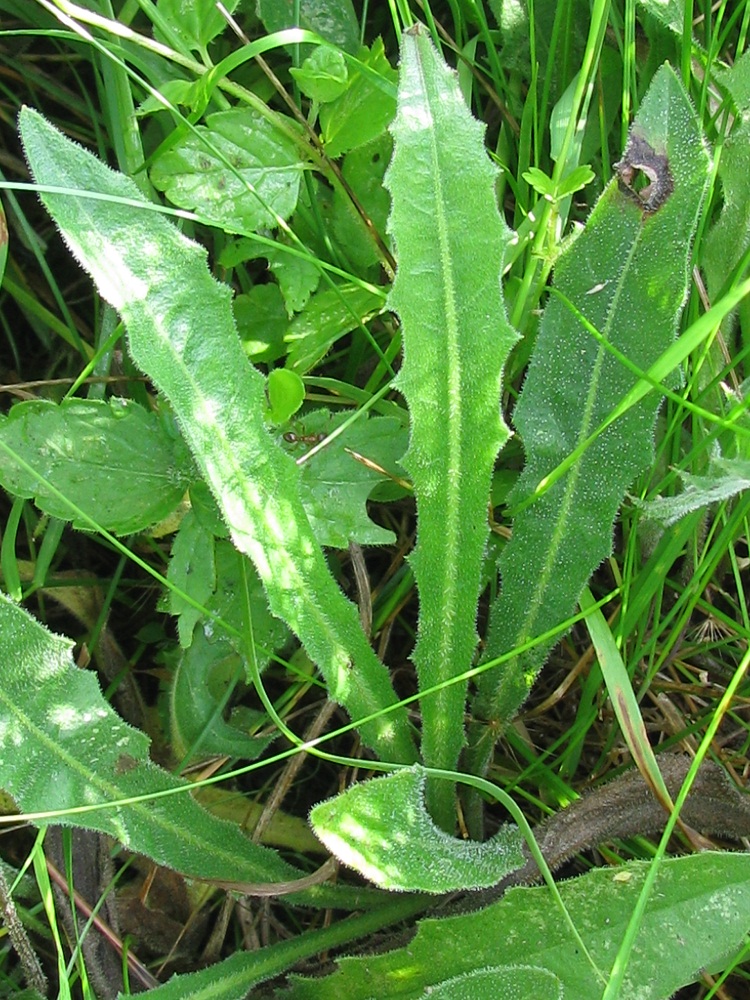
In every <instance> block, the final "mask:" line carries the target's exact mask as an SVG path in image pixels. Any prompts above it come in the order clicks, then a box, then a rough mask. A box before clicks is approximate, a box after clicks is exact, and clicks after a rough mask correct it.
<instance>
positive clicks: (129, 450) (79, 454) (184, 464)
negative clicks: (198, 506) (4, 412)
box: [0, 399, 194, 534]
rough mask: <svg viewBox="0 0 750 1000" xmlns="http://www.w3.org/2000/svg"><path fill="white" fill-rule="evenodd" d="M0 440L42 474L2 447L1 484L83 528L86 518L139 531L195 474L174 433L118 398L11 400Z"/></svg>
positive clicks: (167, 509) (167, 510)
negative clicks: (41, 478)
mask: <svg viewBox="0 0 750 1000" xmlns="http://www.w3.org/2000/svg"><path fill="white" fill-rule="evenodd" d="M0 442H2V444H3V445H4V446H5V447H7V448H8V449H10V451H12V452H13V454H14V455H17V456H18V457H19V458H21V459H23V460H24V461H25V462H27V463H28V464H29V465H31V466H32V468H34V469H35V470H37V471H38V472H39V474H40V475H41V476H43V477H44V479H45V480H46V482H43V481H42V480H40V479H39V478H38V477H37V476H35V475H32V474H31V473H29V472H28V471H27V470H26V469H24V468H22V467H21V466H20V465H19V464H18V463H17V462H14V461H13V459H12V458H11V457H10V455H7V454H6V455H4V456H3V459H2V462H0V483H2V485H3V487H4V488H5V489H6V490H7V491H8V492H9V493H12V494H14V495H15V496H21V497H33V498H34V501H35V502H36V504H37V506H38V507H39V508H41V510H43V511H44V512H45V513H46V514H50V515H52V517H59V518H61V519H63V520H66V521H71V522H72V523H73V525H74V526H75V527H77V528H85V529H88V530H91V528H92V523H91V521H92V520H93V521H94V522H95V523H96V524H98V525H99V527H100V528H104V529H105V530H107V531H113V532H115V533H117V534H130V533H132V532H136V531H143V530H145V529H146V528H148V527H150V526H151V525H153V524H155V523H156V522H158V521H161V520H163V519H164V518H165V517H167V516H168V515H169V514H171V513H172V511H173V510H174V509H175V507H177V505H178V504H179V502H180V500H181V499H182V497H183V495H184V493H185V490H186V489H187V487H188V484H189V482H190V479H191V477H192V475H193V473H194V470H193V468H192V463H191V461H190V457H189V455H188V454H187V450H186V449H185V446H184V445H183V444H182V442H181V441H180V440H179V438H177V437H176V435H175V436H172V437H170V436H169V435H168V434H167V432H166V430H165V426H164V424H161V423H160V422H159V419H158V418H157V416H156V415H155V414H153V413H149V412H147V411H146V410H144V409H143V407H141V406H139V405H138V404H137V403H133V402H132V401H130V400H125V399H113V400H112V402H111V403H105V402H101V401H99V400H84V399H68V400H65V401H63V402H62V403H60V405H59V406H58V405H56V404H55V403H51V402H48V401H46V400H31V401H28V402H23V403H18V404H16V406H14V407H13V409H12V410H11V411H10V414H9V415H8V416H7V417H2V418H0ZM49 484H52V486H53V487H55V488H56V490H57V491H59V492H61V493H63V494H64V496H65V498H66V499H67V500H69V501H70V502H71V503H73V504H75V506H76V507H78V509H79V510H80V511H83V513H84V514H85V515H88V518H89V519H91V520H89V519H87V518H85V517H81V516H80V515H79V514H77V513H76V512H75V511H73V510H72V509H71V506H70V503H66V502H65V500H64V499H62V498H61V497H60V496H58V494H57V492H54V491H53V490H51V489H50V488H49Z"/></svg>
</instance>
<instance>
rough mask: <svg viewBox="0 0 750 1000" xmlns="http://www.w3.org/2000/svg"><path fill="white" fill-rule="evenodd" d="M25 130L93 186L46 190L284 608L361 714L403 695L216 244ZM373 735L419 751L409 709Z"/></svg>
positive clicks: (29, 124)
mask: <svg viewBox="0 0 750 1000" xmlns="http://www.w3.org/2000/svg"><path fill="white" fill-rule="evenodd" d="M20 128H21V134H22V138H23V142H24V147H25V150H26V155H27V157H28V159H29V164H30V166H31V169H32V172H33V174H34V177H35V179H36V181H37V182H38V183H39V184H41V185H52V186H58V187H64V188H69V189H71V190H74V191H76V190H78V191H80V192H81V194H70V193H66V194H62V195H61V194H53V193H49V192H47V193H43V194H42V199H43V201H44V203H45V205H46V206H47V209H48V210H49V212H50V214H51V215H52V217H53V218H54V220H55V222H56V223H57V225H58V226H59V228H60V230H61V232H62V233H63V235H64V237H65V239H66V241H67V243H68V245H69V246H70V248H71V250H72V252H73V254H74V255H75V257H76V258H77V259H78V261H79V262H80V263H81V264H82V265H83V266H84V267H85V268H86V270H87V271H88V272H89V273H90V274H91V275H92V276H93V278H94V280H95V281H96V284H97V286H98V288H99V292H100V293H101V295H102V296H103V297H104V298H105V299H107V301H109V302H110V303H111V304H112V305H113V306H114V307H115V308H116V309H117V310H118V311H119V312H120V313H121V314H122V316H123V319H124V320H125V325H126V327H127V331H128V342H129V345H130V351H131V354H132V356H133V359H134V360H135V362H136V364H138V365H139V366H140V367H141V368H142V369H143V370H144V371H146V372H148V374H149V376H150V377H151V379H152V381H153V382H154V383H155V384H156V385H157V386H158V387H159V389H160V390H161V391H162V392H164V393H165V394H166V395H167V396H168V397H169V399H170V401H171V403H172V406H173V409H174V412H175V414H176V416H177V419H178V421H179V423H180V426H181V428H182V432H183V435H184V437H185V440H186V441H187V443H188V445H189V447H190V449H191V451H192V453H193V456H194V458H195V461H196V463H197V465H198V467H199V468H200V470H201V472H202V474H203V476H204V478H205V480H206V482H207V483H208V484H209V486H210V488H211V490H212V492H213V494H214V496H215V497H216V499H217V502H218V505H219V507H220V509H221V511H222V514H223V517H224V519H225V521H226V523H227V525H228V526H229V529H230V531H231V535H232V540H233V541H234V543H235V545H236V546H237V548H238V549H239V550H240V551H241V552H244V553H245V554H247V555H249V556H250V557H251V558H252V560H253V562H254V563H255V565H256V568H257V570H258V575H259V576H260V578H261V580H262V581H263V585H264V587H265V589H266V593H267V595H268V599H269V604H270V606H271V610H272V611H273V613H274V614H276V615H277V616H278V617H280V618H282V619H283V620H284V621H286V622H287V624H288V625H289V627H290V628H291V629H292V630H293V631H294V632H296V633H297V635H298V636H299V637H300V639H301V640H302V642H303V643H304V644H305V646H306V648H307V651H308V653H309V654H310V656H311V657H312V658H313V659H314V660H315V661H316V663H317V664H318V666H319V667H320V669H321V671H322V673H323V676H324V677H325V680H326V683H327V685H328V690H329V693H330V696H331V698H333V699H335V700H336V701H338V702H340V703H341V704H342V705H345V706H346V708H347V710H348V711H349V713H350V714H351V715H352V717H353V718H354V719H355V720H357V719H360V718H363V717H364V716H367V715H370V714H373V713H376V712H379V711H381V710H382V709H384V708H386V707H389V706H392V705H394V704H395V702H396V698H395V694H394V691H393V688H392V686H391V682H390V678H389V676H388V673H387V671H386V669H385V667H384V666H383V665H382V663H380V661H379V660H378V659H377V657H376V656H375V654H374V653H373V651H372V649H371V647H370V644H369V642H368V641H367V638H366V637H365V635H364V633H363V632H362V629H361V626H360V624H359V619H358V614H357V610H356V608H355V607H354V605H353V604H351V603H350V602H349V601H348V600H346V598H345V597H344V596H343V594H342V593H341V591H340V590H339V588H338V586H337V585H336V583H335V581H334V579H333V577H332V576H331V574H330V571H329V569H328V566H327V564H326V560H325V557H324V555H323V552H322V550H321V549H320V546H319V545H318V544H317V542H316V540H315V538H314V535H313V533H312V531H311V529H310V525H309V523H308V520H307V517H306V515H305V512H304V508H303V506H302V503H301V501H300V499H299V476H298V470H297V468H296V466H295V464H294V461H293V460H292V459H291V458H290V457H289V456H288V455H285V454H284V453H283V452H282V450H281V449H280V448H279V446H278V445H277V444H276V442H275V441H274V440H272V438H271V436H270V435H269V433H268V431H267V429H266V426H265V421H264V414H265V412H266V409H267V406H268V403H267V399H266V393H265V385H266V382H265V379H264V378H263V376H262V375H261V373H260V372H259V371H258V370H257V369H255V368H253V367H252V365H250V364H249V363H248V361H247V359H246V358H245V356H244V354H243V353H242V348H241V346H240V341H239V338H238V336H237V331H236V329H235V326H234V321H233V318H232V312H231V292H230V290H229V288H228V287H227V286H225V285H221V284H219V283H218V282H216V281H215V280H214V279H213V278H212V277H211V275H210V273H209V271H208V268H207V266H206V253H205V251H204V250H203V249H201V248H200V247H198V246H197V245H196V244H194V243H192V242H191V241H190V240H188V239H186V238H185V237H184V236H182V234H180V233H179V232H178V230H177V229H176V228H175V227H174V226H173V225H171V224H170V223H169V222H167V221H166V220H165V219H163V218H161V217H160V216H159V215H158V214H157V213H155V212H154V211H149V209H153V206H151V205H149V203H148V202H146V201H145V200H144V199H143V198H142V196H141V195H140V193H139V192H138V190H137V188H136V186H135V184H133V183H132V181H130V180H129V179H128V178H126V177H123V176H122V175H121V174H117V173H115V172H113V171H112V170H110V169H109V168H108V167H106V166H105V165H104V164H102V163H101V162H100V161H99V160H97V159H96V158H95V157H94V156H92V155H91V154H90V153H88V152H86V151H84V150H83V149H81V148H80V147H79V146H77V145H76V144H75V143H73V142H71V141H70V140H68V139H66V138H65V137H64V136H63V135H61V133H60V132H58V131H57V130H56V129H55V128H53V127H52V126H51V125H50V124H49V123H48V122H46V121H45V120H44V118H42V117H41V115H39V114H38V113H37V112H35V111H32V110H30V109H28V108H24V109H23V110H22V111H21V115H20ZM90 192H93V193H96V194H99V195H103V196H104V197H105V198H108V199H110V200H101V198H96V197H91V196H90ZM361 732H362V736H363V739H364V740H365V742H366V743H367V744H368V745H369V746H372V747H374V748H375V749H377V751H378V752H379V753H380V754H381V755H382V756H384V757H385V758H387V759H392V760H400V761H411V760H413V757H414V750H413V745H412V740H411V734H410V732H409V728H408V721H407V716H406V713H405V711H404V710H403V709H399V710H396V711H392V712H390V713H389V714H388V715H387V716H386V717H382V718H380V719H376V720H373V721H371V722H369V723H366V724H365V725H363V726H362V727H361Z"/></svg>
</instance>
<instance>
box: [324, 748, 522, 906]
mask: <svg viewBox="0 0 750 1000" xmlns="http://www.w3.org/2000/svg"><path fill="white" fill-rule="evenodd" d="M424 786H425V777H424V770H423V769H422V768H421V766H420V765H414V766H413V767H410V768H405V769H404V770H401V771H398V772H397V773H396V774H389V775H387V776H386V777H383V778H373V779H372V780H371V781H366V782H363V783H362V784H359V785H353V786H352V787H351V788H349V789H348V790H347V791H346V792H344V793H343V794H341V795H337V796H336V798H335V799H330V800H329V801H328V802H321V803H320V804H319V805H317V806H315V807H314V809H313V810H312V812H311V813H310V822H311V824H312V827H313V830H315V833H316V834H317V835H318V837H319V838H320V839H321V840H322V841H323V843H324V844H325V845H326V847H327V848H328V849H329V851H331V853H332V854H335V855H336V857H337V858H338V859H339V860H340V861H343V862H344V864H346V865H350V866H351V867H352V868H355V869H356V870H357V871H358V872H360V873H361V874H362V875H365V876H366V877H367V878H369V879H370V880H371V881H372V882H375V883H376V885H379V886H380V887H381V888H383V889H395V890H405V891H419V892H435V893H441V892H452V891H454V890H456V889H467V888H468V889H479V888H483V887H486V886H491V885H495V884H496V883H497V882H499V881H500V880H501V879H502V878H503V877H504V876H505V875H508V874H509V873H510V872H513V871H516V870H517V869H518V868H521V867H522V865H523V863H524V854H523V850H522V848H523V843H524V841H523V836H522V834H521V832H520V830H519V829H518V827H516V826H513V825H512V824H507V825H506V826H503V827H501V829H500V831H499V832H498V833H497V834H496V835H495V836H494V837H493V838H492V839H491V840H488V841H485V842H483V843H479V842H474V841H467V840H459V839H457V838H456V837H452V836H450V835H449V834H447V833H445V832H444V831H443V830H439V829H438V828H437V827H436V826H435V824H434V823H433V821H432V820H431V819H430V817H429V816H428V814H427V812H426V810H425V807H424V801H423V793H424Z"/></svg>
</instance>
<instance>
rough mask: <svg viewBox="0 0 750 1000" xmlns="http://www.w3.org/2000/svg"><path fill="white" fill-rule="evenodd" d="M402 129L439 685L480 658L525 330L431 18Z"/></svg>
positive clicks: (410, 323) (423, 529)
mask: <svg viewBox="0 0 750 1000" xmlns="http://www.w3.org/2000/svg"><path fill="white" fill-rule="evenodd" d="M392 133H393V137H394V155H393V160H392V163H391V166H390V167H389V169H388V172H387V174H386V178H385V181H386V185H387V187H388V189H389V190H390V192H391V196H392V200H393V208H392V212H391V217H390V223H389V227H390V230H391V232H392V233H393V236H394V238H395V244H396V249H397V252H398V273H397V277H396V282H395V285H394V287H393V292H392V294H391V297H390V300H389V305H390V306H391V308H392V309H394V310H395V311H396V312H397V313H398V314H399V316H400V318H401V323H402V328H403V344H404V363H403V367H402V369H401V372H400V374H399V376H398V385H399V388H400V389H401V391H402V392H403V393H404V395H405V397H406V399H407V402H408V404H409V412H410V418H411V437H410V443H409V450H408V452H407V454H406V456H405V458H404V461H403V464H404V467H405V468H406V469H407V471H408V472H409V473H410V475H411V477H412V481H413V483H414V489H415V493H416V497H417V512H418V534H417V546H416V549H415V552H414V555H413V556H412V558H411V563H412V566H413V568H414V573H415V576H416V580H417V584H418V588H419V640H418V643H417V646H416V649H415V652H414V657H413V658H414V662H415V664H416V666H417V670H418V673H419V682H420V687H421V688H422V689H425V688H427V687H432V686H433V685H436V684H439V683H440V682H443V681H446V680H448V679H450V678H452V677H454V676H455V675H457V674H459V673H461V672H463V671H464V670H467V669H468V668H469V667H470V666H471V663H472V658H473V656H474V651H475V648H476V642H477V635H476V608H477V599H478V596H479V588H480V579H481V566H482V558H483V554H484V549H485V546H486V542H487V534H488V527H487V503H488V497H489V492H490V482H491V476H492V469H493V465H494V461H495V457H496V455H497V452H498V450H499V448H500V447H501V445H502V444H503V443H504V442H505V440H506V439H507V437H508V430H507V428H506V427H505V425H504V424H503V422H502V420H501V417H500V389H501V377H502V370H503V364H504V362H505V359H506V357H507V355H508V352H509V351H510V349H511V347H512V346H513V343H514V341H515V335H514V333H513V331H512V330H511V328H510V327H509V325H508V323H507V320H506V318H505V311H504V305H503V298H502V294H501V287H500V274H501V269H502V264H503V259H504V257H505V252H506V249H507V246H508V241H509V239H510V235H511V234H510V231H509V230H508V228H507V226H506V225H505V223H504V222H503V220H502V218H501V216H500V214H499V213H498V209H497V204H496V198H495V188H494V184H495V178H496V170H495V168H494V167H493V166H492V164H491V163H490V161H489V159H488V157H487V155H486V152H485V149H484V141H483V140H484V128H483V126H481V125H480V123H479V122H478V121H476V120H475V119H474V118H472V116H471V114H470V113H469V111H468V109H467V107H466V105H465V103H464V101H463V98H462V96H461V93H460V90H459V87H458V82H457V78H456V76H455V74H454V73H453V72H452V71H451V70H449V69H448V68H447V66H446V65H445V63H444V62H443V61H442V60H441V59H440V57H439V56H438V55H437V53H436V51H435V49H434V48H433V46H432V43H431V42H430V40H429V38H428V36H427V34H426V33H424V32H423V31H422V30H421V29H420V30H418V31H417V30H415V31H410V32H406V33H405V34H404V36H403V46H402V53H401V69H400V82H399V97H398V114H397V116H396V120H395V121H394V124H393V126H392ZM465 691H466V688H465V685H461V684H455V685H452V686H450V687H449V688H446V689H444V690H443V691H441V692H439V693H438V694H436V695H435V694H433V695H431V696H430V697H429V698H425V699H424V701H423V702H422V705H421V710H422V725H423V730H422V731H423V738H422V756H423V761H424V763H425V764H427V765H430V766H435V767H441V768H447V769H450V768H452V767H453V766H454V765H455V762H456V759H457V757H458V754H459V752H460V749H461V744H462V740H463V732H462V729H461V726H460V725H458V724H457V720H459V719H460V718H461V716H462V713H463V708H464V699H465ZM435 792H436V794H439V795H442V797H443V799H444V808H443V809H442V810H440V813H441V818H440V822H441V823H443V822H452V816H451V810H450V803H449V802H448V801H446V800H447V799H448V797H449V796H451V795H452V790H451V788H450V785H447V784H443V785H442V787H441V786H438V787H436V789H435ZM430 796H431V790H430V791H428V798H430ZM436 815H437V814H436Z"/></svg>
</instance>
